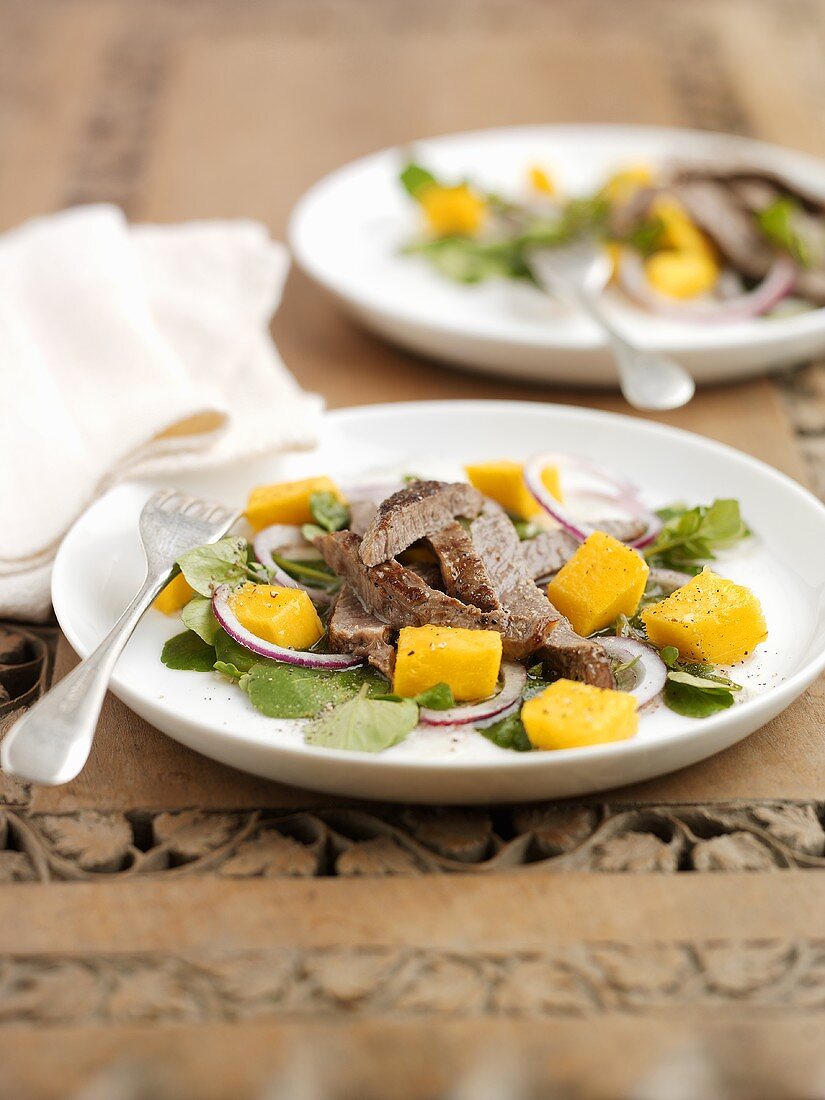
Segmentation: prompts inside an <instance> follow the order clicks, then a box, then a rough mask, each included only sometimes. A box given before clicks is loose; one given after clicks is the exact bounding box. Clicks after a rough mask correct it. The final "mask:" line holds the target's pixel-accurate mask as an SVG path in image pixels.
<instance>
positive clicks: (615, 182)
mask: <svg viewBox="0 0 825 1100" xmlns="http://www.w3.org/2000/svg"><path fill="white" fill-rule="evenodd" d="M653 182H654V174H653V169H652V168H651V167H650V166H649V165H647V164H630V165H628V166H627V168H623V169H622V170H621V171H620V172H616V173H614V175H612V176H611V177H610V179H609V180H608V181H607V183H606V184H605V185H604V187H603V188H602V194H603V195H604V196H605V198H607V199H609V200H610V202H626V201H627V200H628V199H629V198H630V196H631V195H632V194H633V192H634V191H638V190H639V188H640V187H649V186H650V185H651V184H652V183H653Z"/></svg>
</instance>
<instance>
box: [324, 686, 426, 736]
mask: <svg viewBox="0 0 825 1100" xmlns="http://www.w3.org/2000/svg"><path fill="white" fill-rule="evenodd" d="M417 725H418V704H417V703H416V702H415V701H414V700H413V699H402V700H401V702H398V703H394V702H388V701H386V700H382V699H370V698H368V695H367V686H366V685H364V687H363V688H362V689H361V691H359V692H358V694H357V695H356V696H354V697H353V698H352V699H349V700H347V702H345V703H339V704H338V706H334V707H330V708H329V709H327V710H324V711H323V712H322V713H321V714H319V715H318V716H317V717H316V718H315V719H313V721H312V722H310V724H309V725H308V726H307V729H306V732H305V734H304V737H305V740H306V742H307V744H309V745H318V746H320V747H322V748H325V749H346V750H347V751H349V752H382V751H383V750H384V749H388V748H390V747H391V746H392V745H397V744H398V743H399V741H403V740H404V738H405V737H406V736H407V734H408V733H410V731H411V730H414V729H415V727H416V726H417Z"/></svg>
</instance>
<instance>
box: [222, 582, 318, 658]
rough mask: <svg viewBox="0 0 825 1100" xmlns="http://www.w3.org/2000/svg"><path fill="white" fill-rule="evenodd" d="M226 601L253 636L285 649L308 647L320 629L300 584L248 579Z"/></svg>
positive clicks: (314, 641) (315, 640) (310, 603)
mask: <svg viewBox="0 0 825 1100" xmlns="http://www.w3.org/2000/svg"><path fill="white" fill-rule="evenodd" d="M230 604H231V607H232V610H233V611H234V612H235V615H236V616H237V618H238V621H239V622H240V623H241V625H242V626H245V627H246V629H247V630H249V631H250V632H251V633H252V634H254V635H255V637H256V638H263V639H264V640H265V641H267V642H274V643H275V645H280V646H284V647H286V648H287V649H309V647H310V646H311V645H314V644H315V643H316V642H317V641H319V640H320V638H321V637H322V636H323V633H324V628H323V626H322V625H321V620H320V619H319V618H318V612H317V611H316V610H315V607H314V606H313V603H312V600H311V599H310V598H309V596H308V595H307V594H306V592H303V591H302V590H301V589H300V588H277V587H274V586H273V585H269V584H252V583H251V582H250V583H249V584H244V585H242V586H241V587H240V588H239V589H238V590H237V592H234V593H233V594H232V597H231V599H230Z"/></svg>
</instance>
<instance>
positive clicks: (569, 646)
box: [471, 502, 615, 688]
mask: <svg viewBox="0 0 825 1100" xmlns="http://www.w3.org/2000/svg"><path fill="white" fill-rule="evenodd" d="M471 531H472V535H473V542H474V544H475V547H476V549H477V550H478V552H479V554H480V555H481V557H482V559H483V561H484V563H485V565H486V566H487V570H488V572H489V574H490V577H491V579H492V581H493V584H494V585H495V587H496V590H497V591H498V595H499V599H500V600H501V605H502V607H503V608H504V609H505V610H506V611H507V612H508V614H509V622H508V625H507V627H506V629H505V632H504V654H505V656H506V657H515V658H524V657H527V656H528V655H529V654H531V653H536V654H537V656H538V657H539V658H540V659H541V660H543V661H545V662H546V663H547V664H548V665H549V666H550V668H552V669H553V671H554V672H557V673H558V674H559V675H561V676H566V677H568V678H569V679H571V680H583V681H584V682H585V683H587V684H595V685H596V686H597V687H606V688H612V687H615V682H614V679H613V673H612V671H611V669H610V662H609V660H608V657H607V654H606V653H605V651H604V650H603V649H602V647H601V646H600V645H599V643H598V642H595V641H592V640H591V639H589V638H582V637H580V636H579V635H578V634H576V632H575V631H574V630H573V628H572V626H571V625H570V623H569V622H568V621H567V619H566V618H565V617H564V616H563V615H562V614H561V613H560V612H559V611H557V610H556V608H555V607H554V606H553V605H552V603H550V601H549V600H548V599H547V597H546V596H545V595H544V594H543V593H542V592H541V591H539V589H538V588H537V587H536V585H535V583H534V581H533V578H532V576H531V575H530V573H529V572H528V569H527V566H526V564H525V562H524V558H523V557H522V552H521V548H522V544H521V543H520V542H519V539H518V535H517V534H516V530H515V528H514V527H513V525H512V523H511V522H510V520H509V519H508V518H507V516H506V515H505V514H504V512H503V511H501V509H499V508H498V507H497V506H496V505H493V504H491V503H489V502H488V503H487V504H486V505H485V506H484V511H483V512H482V514H481V515H480V516H479V517H478V519H476V520H474V521H473V523H472V524H471Z"/></svg>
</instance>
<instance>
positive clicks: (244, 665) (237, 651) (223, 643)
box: [215, 630, 273, 672]
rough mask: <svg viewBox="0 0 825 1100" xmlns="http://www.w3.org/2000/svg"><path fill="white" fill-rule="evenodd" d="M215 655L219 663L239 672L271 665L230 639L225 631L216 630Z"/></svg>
mask: <svg viewBox="0 0 825 1100" xmlns="http://www.w3.org/2000/svg"><path fill="white" fill-rule="evenodd" d="M215 655H216V656H217V659H218V660H219V661H221V662H223V663H224V664H227V665H234V667H235V668H237V669H240V671H241V672H249V670H250V669H251V668H252V666H253V665H256V664H259V663H273V662H262V658H261V657H259V656H258V655H257V653H252V652H251V650H249V649H246V648H245V647H244V646H242V645H240V644H239V643H238V642H236V641H235V639H234V638H230V637H229V635H228V634H227V633H226V631H225V630H218V632H217V634H216V635H215Z"/></svg>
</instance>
